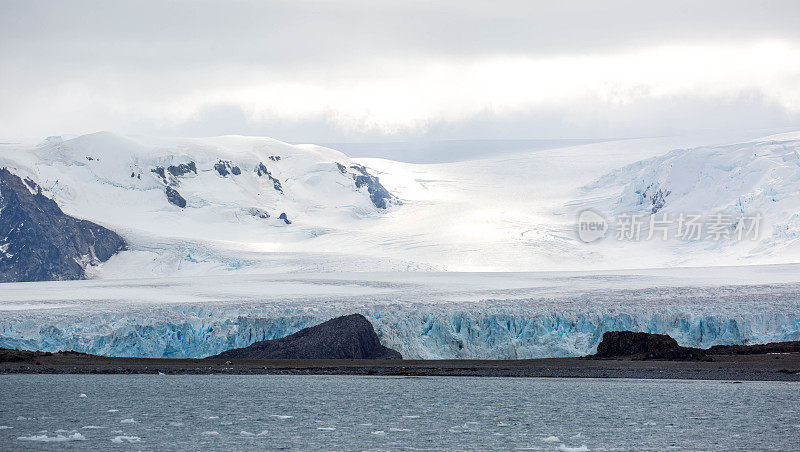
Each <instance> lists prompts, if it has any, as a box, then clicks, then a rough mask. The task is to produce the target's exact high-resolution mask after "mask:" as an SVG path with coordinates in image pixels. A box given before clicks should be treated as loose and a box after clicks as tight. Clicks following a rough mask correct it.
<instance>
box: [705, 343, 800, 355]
mask: <svg viewBox="0 0 800 452" xmlns="http://www.w3.org/2000/svg"><path fill="white" fill-rule="evenodd" d="M798 352H800V341H788V342H770V343H769V344H753V345H715V346H713V347H711V348H709V349H708V350H706V353H708V354H709V355H761V354H765V353H798Z"/></svg>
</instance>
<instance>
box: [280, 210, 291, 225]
mask: <svg viewBox="0 0 800 452" xmlns="http://www.w3.org/2000/svg"><path fill="white" fill-rule="evenodd" d="M278 218H279V219H281V220H283V222H284V223H286V224H292V222H291V221H290V220H289V217H287V216H286V212H281V214H280V215H278Z"/></svg>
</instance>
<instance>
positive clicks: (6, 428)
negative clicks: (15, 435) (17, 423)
mask: <svg viewBox="0 0 800 452" xmlns="http://www.w3.org/2000/svg"><path fill="white" fill-rule="evenodd" d="M10 428H14V427H11V426H8V425H0V430H8V429H10Z"/></svg>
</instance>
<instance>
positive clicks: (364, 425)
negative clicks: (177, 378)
mask: <svg viewBox="0 0 800 452" xmlns="http://www.w3.org/2000/svg"><path fill="white" fill-rule="evenodd" d="M358 425H360V426H362V427H372V425H373V424H372V423H371V422H367V423H366V424H358Z"/></svg>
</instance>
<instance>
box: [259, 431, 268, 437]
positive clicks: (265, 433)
mask: <svg viewBox="0 0 800 452" xmlns="http://www.w3.org/2000/svg"><path fill="white" fill-rule="evenodd" d="M267 435H269V431H268V430H261V433H259V434H258V436H267Z"/></svg>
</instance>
